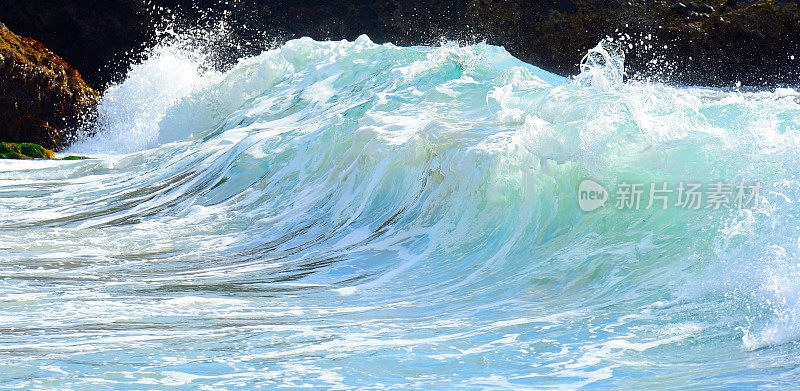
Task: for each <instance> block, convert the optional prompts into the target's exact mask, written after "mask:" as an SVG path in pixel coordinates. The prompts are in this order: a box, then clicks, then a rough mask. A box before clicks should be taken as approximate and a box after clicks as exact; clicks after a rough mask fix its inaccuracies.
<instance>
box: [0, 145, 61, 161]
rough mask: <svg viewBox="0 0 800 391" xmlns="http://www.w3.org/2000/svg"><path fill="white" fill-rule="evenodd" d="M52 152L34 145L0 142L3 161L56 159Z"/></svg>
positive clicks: (0, 154)
mask: <svg viewBox="0 0 800 391" xmlns="http://www.w3.org/2000/svg"><path fill="white" fill-rule="evenodd" d="M55 157H56V156H55V154H54V153H53V151H52V150H50V149H47V148H45V147H43V146H41V145H39V144H34V143H2V142H0V158H3V159H55Z"/></svg>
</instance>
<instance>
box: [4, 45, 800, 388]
mask: <svg viewBox="0 0 800 391" xmlns="http://www.w3.org/2000/svg"><path fill="white" fill-rule="evenodd" d="M587 58H588V59H589V61H588V62H587V61H585V63H584V67H583V68H582V73H581V75H580V76H579V77H577V78H574V79H564V78H561V77H558V76H555V75H552V74H549V73H547V72H544V71H542V70H540V69H538V68H536V67H533V66H531V65H528V64H525V63H523V62H521V61H519V60H517V59H515V58H513V57H512V56H511V55H509V54H508V53H507V52H506V51H505V50H504V49H502V48H499V47H495V46H490V45H484V44H479V45H474V46H458V45H455V44H449V43H448V44H443V45H442V46H440V47H396V46H393V45H389V44H386V45H376V44H374V43H372V42H371V41H370V40H369V39H368V38H367V37H366V36H362V37H360V38H358V39H357V40H356V41H354V42H346V41H342V42H316V41H313V40H311V39H299V40H293V41H290V42H288V43H286V44H285V45H284V46H282V47H280V48H277V49H274V50H270V51H267V52H264V53H262V54H261V55H259V56H256V57H252V58H247V59H243V60H241V61H240V62H239V63H238V64H237V65H236V66H234V67H233V68H232V69H230V70H229V71H226V72H215V71H208V70H204V68H203V67H202V63H203V56H202V54H201V53H195V52H191V51H187V50H183V49H180V48H178V47H175V46H164V47H160V48H157V49H156V50H154V51H153V53H152V55H151V56H150V57H149V59H147V60H146V61H144V62H143V63H141V64H139V65H136V66H134V67H133V68H132V69H131V71H130V73H129V74H128V77H127V79H126V81H125V82H123V83H121V84H119V85H116V86H113V87H111V88H110V89H109V90H108V91H107V92H106V94H105V97H104V100H103V103H102V105H101V107H100V119H99V123H98V135H97V136H96V137H92V138H87V139H85V140H83V141H81V142H80V143H78V144H76V145H75V146H73V148H72V150H70V151H69V152H70V153H73V154H74V153H82V154H90V155H92V156H95V157H97V158H96V159H92V160H86V161H63V162H59V161H47V162H44V161H33V162H2V163H0V211H2V213H0V249H1V250H2V251H0V274H2V277H3V284H2V285H0V303H2V305H0V325H1V327H2V329H3V333H2V342H1V343H0V355H1V356H2V362H3V363H4V364H3V365H2V366H0V373H2V376H1V377H0V379H1V381H2V384H4V385H5V386H14V387H20V388H59V389H62V388H63V389H83V390H90V389H107V388H118V387H124V388H127V389H152V388H167V387H174V388H178V389H197V388H201V387H207V388H208V389H252V388H255V387H265V388H273V387H276V386H278V385H285V386H292V387H300V388H306V387H320V388H328V387H334V388H351V387H356V386H369V387H372V388H386V389H400V388H407V389H452V388H471V389H472V388H480V389H483V388H491V389H496V388H507V389H519V388H536V389H540V388H541V389H548V388H568V389H569V388H579V387H583V386H587V387H609V388H625V389H643V388H662V387H667V385H669V386H677V387H709V386H714V385H721V384H722V385H727V386H730V387H742V388H752V387H757V386H767V385H769V386H777V387H790V386H792V385H796V383H795V382H796V381H797V380H799V379H798V377H800V372H799V370H798V369H797V368H798V365H800V359H798V357H800V348H799V347H798V343H797V342H796V341H797V339H798V338H800V263H798V259H799V257H798V254H799V253H800V224H798V216H800V206H799V205H798V203H797V200H798V196H800V182H798V179H797V178H798V174H800V169H798V167H799V166H798V164H797V156H798V152H800V151H799V149H800V148H799V147H800V139H799V138H798V131H800V94H798V92H797V91H795V90H792V89H780V90H776V91H754V92H741V91H722V90H714V89H703V88H683V87H674V86H667V85H661V84H647V83H623V82H622V80H621V74H622V73H621V70H620V67H621V60H620V59H618V58H616V57H614V56H613V53H611V54H610V53H609V52H607V51H603V50H595V51H594V52H593V53H590V55H588V56H587ZM587 178H591V179H592V180H594V181H596V182H598V183H600V184H602V185H603V186H605V187H607V188H608V189H609V191H610V192H612V193H613V189H614V185H615V184H619V183H625V182H627V183H634V182H636V183H667V184H669V185H677V184H678V183H680V182H702V183H712V182H716V181H727V182H731V183H733V182H739V181H757V182H759V183H760V184H761V185H762V186H763V191H762V193H761V199H760V201H761V202H760V205H759V206H758V208H753V209H732V208H720V209H714V208H706V207H705V206H704V207H701V208H699V209H697V210H689V209H685V208H678V207H669V208H667V209H661V208H648V209H645V208H642V209H639V210H618V209H616V208H614V207H613V206H612V205H611V204H609V205H607V206H606V207H603V208H600V209H598V210H595V211H592V212H584V211H582V210H581V209H580V207H579V203H578V198H577V197H578V187H579V184H580V183H581V182H582V181H583V180H584V179H587Z"/></svg>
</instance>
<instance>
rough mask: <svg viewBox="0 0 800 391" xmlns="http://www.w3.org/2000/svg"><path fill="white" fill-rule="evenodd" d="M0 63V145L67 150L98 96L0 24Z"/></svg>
mask: <svg viewBox="0 0 800 391" xmlns="http://www.w3.org/2000/svg"><path fill="white" fill-rule="evenodd" d="M0 58H1V59H2V60H0V92H1V93H0V141H4V142H32V143H36V144H39V145H41V146H43V147H44V148H47V149H60V148H63V147H65V146H66V145H68V144H69V142H70V141H72V140H73V139H74V138H75V136H76V135H77V132H78V131H79V129H80V128H81V126H82V125H83V123H84V121H85V120H88V119H89V117H91V115H92V111H93V107H94V106H95V105H96V103H97V100H98V98H99V97H98V94H97V92H95V90H94V89H92V88H91V87H90V86H89V85H88V84H86V82H85V81H84V80H83V79H82V78H81V75H80V74H79V73H78V71H77V70H76V69H75V68H73V67H71V66H70V65H69V64H67V63H66V62H65V61H64V60H62V59H61V58H60V57H59V56H57V55H55V54H53V52H51V51H50V50H48V49H47V48H46V47H45V46H44V45H42V44H40V43H39V42H36V41H35V40H33V39H30V38H25V37H20V36H18V35H16V34H14V33H13V32H11V31H10V30H9V29H7V28H6V27H5V26H4V25H2V24H0ZM11 152H14V151H11ZM14 153H17V152H14ZM22 154H23V155H24V153H22Z"/></svg>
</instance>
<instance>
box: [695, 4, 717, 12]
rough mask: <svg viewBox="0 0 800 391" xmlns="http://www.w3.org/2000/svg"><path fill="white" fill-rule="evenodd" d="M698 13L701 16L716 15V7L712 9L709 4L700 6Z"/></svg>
mask: <svg viewBox="0 0 800 391" xmlns="http://www.w3.org/2000/svg"><path fill="white" fill-rule="evenodd" d="M697 12H699V13H701V14H713V13H714V7H712V6H710V5H708V4H700V5H699V6H697Z"/></svg>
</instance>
